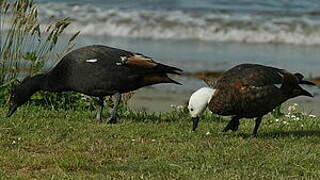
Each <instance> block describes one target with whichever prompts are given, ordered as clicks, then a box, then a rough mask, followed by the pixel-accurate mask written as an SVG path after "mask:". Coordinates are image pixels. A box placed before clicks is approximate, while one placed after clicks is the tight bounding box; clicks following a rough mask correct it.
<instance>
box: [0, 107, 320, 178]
mask: <svg viewBox="0 0 320 180" xmlns="http://www.w3.org/2000/svg"><path fill="white" fill-rule="evenodd" d="M4 114H5V109H4V108H2V109H1V110H0V115H1V117H3V116H4ZM93 117H94V114H93V112H91V111H72V110H69V111H62V110H61V111H49V110H46V109H42V108H39V107H31V106H24V107H23V108H20V109H19V110H18V112H17V113H16V114H15V115H13V117H11V118H3V119H1V123H0V153H1V155H0V176H1V177H2V178H3V179H7V178H13V179H33V178H36V179H112V178H114V179H318V178H319V176H320V158H319V156H320V143H319V142H320V127H319V126H320V123H319V120H320V119H319V118H312V117H304V116H300V117H299V118H300V120H295V119H292V118H287V117H282V118H279V120H278V121H276V120H275V119H274V118H273V117H272V116H271V115H268V116H266V117H265V118H264V119H263V121H262V125H261V128H260V131H259V136H258V137H257V138H250V137H249V136H250V134H251V132H252V129H253V126H254V121H253V120H250V119H246V120H242V121H241V126H240V129H239V131H238V132H236V133H233V132H229V133H219V131H221V130H222V128H223V127H224V126H225V125H226V123H227V121H228V118H219V117H216V116H212V115H210V114H209V113H207V114H206V115H205V116H204V117H203V120H201V121H200V124H199V125H200V126H199V128H198V130H197V131H196V132H190V129H191V122H190V118H189V117H188V114H187V113H186V112H183V111H174V112H172V113H165V114H162V115H160V116H158V115H153V114H144V113H141V114H139V113H132V112H125V111H123V112H122V113H121V117H120V123H118V124H116V125H107V124H104V123H96V122H95V121H94V120H93ZM284 121H286V122H287V123H284ZM1 177H0V179H1Z"/></svg>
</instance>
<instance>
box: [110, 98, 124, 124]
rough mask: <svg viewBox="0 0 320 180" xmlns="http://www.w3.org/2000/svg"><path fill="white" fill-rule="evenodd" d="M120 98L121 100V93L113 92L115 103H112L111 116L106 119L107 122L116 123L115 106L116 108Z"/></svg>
mask: <svg viewBox="0 0 320 180" xmlns="http://www.w3.org/2000/svg"><path fill="white" fill-rule="evenodd" d="M120 100H121V94H120V93H116V94H115V103H114V104H113V108H112V112H111V116H110V118H109V120H108V121H107V123H108V124H114V123H117V116H116V113H117V108H118V105H119V103H120Z"/></svg>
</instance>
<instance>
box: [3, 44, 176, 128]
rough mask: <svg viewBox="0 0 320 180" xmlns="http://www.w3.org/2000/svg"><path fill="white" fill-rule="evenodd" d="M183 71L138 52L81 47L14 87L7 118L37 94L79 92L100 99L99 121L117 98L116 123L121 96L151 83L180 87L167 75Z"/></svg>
mask: <svg viewBox="0 0 320 180" xmlns="http://www.w3.org/2000/svg"><path fill="white" fill-rule="evenodd" d="M181 71H182V70H181V69H178V68H176V67H171V66H167V65H164V64H160V63H157V62H155V61H154V60H152V59H151V58H150V57H147V56H144V55H142V54H139V53H134V52H129V51H126V50H121V49H116V48H112V47H107V46H102V45H92V46H86V47H82V48H79V49H76V50H73V51H71V52H70V53H68V54H67V55H65V56H64V57H63V58H62V60H61V61H60V62H59V63H58V64H57V65H56V66H55V67H54V68H53V69H51V70H50V71H49V72H48V73H45V74H39V75H35V76H33V77H30V78H25V79H24V80H23V81H22V82H21V83H20V84H19V85H17V86H15V87H14V88H13V89H12V91H11V96H10V100H9V112H8V114H7V117H10V116H11V115H12V114H13V113H14V112H15V111H16V109H17V108H18V107H19V106H21V105H22V104H24V103H25V102H27V101H28V100H29V99H30V97H31V96H32V95H33V94H34V93H35V92H37V91H40V90H44V91H51V92H62V91H76V92H80V93H83V94H86V95H89V96H94V97H98V98H99V102H98V103H99V107H98V113H97V116H96V118H97V119H98V120H100V121H101V119H102V110H103V106H104V103H103V102H104V97H105V96H111V95H115V97H116V101H115V104H114V107H113V110H112V113H111V117H110V119H109V121H108V122H109V123H115V122H116V109H117V106H118V104H119V102H120V99H121V94H122V93H125V92H128V91H133V90H136V89H138V88H141V87H144V86H148V85H152V84H159V83H175V84H180V83H178V82H176V81H174V80H172V79H171V78H169V77H168V76H167V74H180V72H181Z"/></svg>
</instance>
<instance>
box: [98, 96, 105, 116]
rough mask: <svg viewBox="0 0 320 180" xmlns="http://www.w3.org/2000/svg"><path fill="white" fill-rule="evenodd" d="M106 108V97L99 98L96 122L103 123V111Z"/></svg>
mask: <svg viewBox="0 0 320 180" xmlns="http://www.w3.org/2000/svg"><path fill="white" fill-rule="evenodd" d="M103 107H104V97H99V99H98V108H97V109H98V111H97V116H96V120H97V121H100V122H102V111H103Z"/></svg>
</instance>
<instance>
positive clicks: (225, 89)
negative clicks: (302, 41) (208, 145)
mask: <svg viewBox="0 0 320 180" xmlns="http://www.w3.org/2000/svg"><path fill="white" fill-rule="evenodd" d="M299 84H307V85H315V84H314V83H312V82H310V81H306V80H303V75H302V74H300V73H295V74H291V73H289V72H288V71H286V70H284V69H278V68H274V67H269V66H263V65H258V64H240V65H237V66H235V67H233V68H231V69H229V70H228V71H226V72H224V73H223V74H222V75H221V76H220V77H219V78H218V79H217V80H216V81H215V83H213V84H212V87H213V88H209V87H204V88H201V89H199V90H197V91H196V92H194V93H193V94H192V96H191V97H190V100H189V105H188V109H189V112H190V114H191V116H192V120H193V128H192V129H193V130H195V129H196V128H197V126H198V122H199V115H200V114H201V113H202V112H203V111H204V110H205V109H206V107H207V106H208V108H209V110H210V111H212V113H215V114H218V115H223V116H233V117H232V119H231V121H230V122H229V123H228V125H227V126H226V127H225V128H224V130H223V132H226V131H229V130H232V131H236V130H238V127H239V123H240V122H239V120H240V119H241V118H256V124H255V127H254V130H253V135H256V134H257V131H258V128H259V125H260V122H261V119H262V116H264V115H265V114H267V113H269V112H271V111H272V110H273V109H274V108H275V107H276V106H278V105H280V104H282V103H283V102H285V101H286V100H288V99H290V98H294V97H297V96H309V97H312V95H311V94H310V93H309V92H307V91H306V90H304V89H302V88H301V87H300V85H299Z"/></svg>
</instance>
